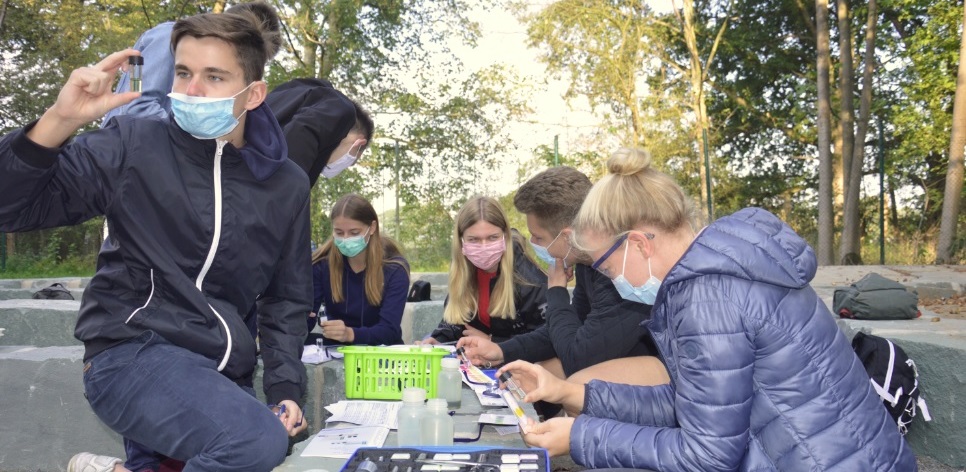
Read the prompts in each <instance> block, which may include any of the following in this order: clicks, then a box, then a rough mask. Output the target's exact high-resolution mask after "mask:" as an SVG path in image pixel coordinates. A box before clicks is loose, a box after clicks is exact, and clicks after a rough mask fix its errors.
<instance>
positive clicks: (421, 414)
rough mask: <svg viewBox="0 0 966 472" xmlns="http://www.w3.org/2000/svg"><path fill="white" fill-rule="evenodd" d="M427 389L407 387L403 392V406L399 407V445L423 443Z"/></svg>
mask: <svg viewBox="0 0 966 472" xmlns="http://www.w3.org/2000/svg"><path fill="white" fill-rule="evenodd" d="M425 401H426V390H423V389H422V388H419V387H406V388H404V389H403V393H402V402H403V403H402V406H401V407H400V408H399V414H398V416H397V417H396V418H397V420H398V428H399V429H398V431H397V434H396V441H397V445H399V446H418V445H421V444H423V438H422V435H423V432H422V422H423V419H424V418H425V417H426V405H425V404H424V402H425Z"/></svg>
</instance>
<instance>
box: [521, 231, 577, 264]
mask: <svg viewBox="0 0 966 472" xmlns="http://www.w3.org/2000/svg"><path fill="white" fill-rule="evenodd" d="M561 234H562V233H557V236H556V237H555V238H553V241H550V244H547V245H546V246H538V245H536V244H534V242H533V241H529V240H528V242H529V243H530V247H532V248H533V252H534V253H536V255H537V257H538V258H540V259H541V260H542V261H543V262H546V263H547V264H548V265H550V267H553V266H554V264H556V263H557V258H555V257H553V256H551V255H550V250H549V249H548V248H549V247H550V246H553V243H555V242H556V241H557V238H559V237H560V235H561ZM572 249H573V246H569V247H568V248H567V255H565V256H564V257H563V260H564V269H566V268H567V257H569V256H570V251H571V250H572Z"/></svg>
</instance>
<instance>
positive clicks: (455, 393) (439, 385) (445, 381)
mask: <svg viewBox="0 0 966 472" xmlns="http://www.w3.org/2000/svg"><path fill="white" fill-rule="evenodd" d="M436 397H438V398H443V399H445V400H446V404H447V405H448V406H449V408H450V409H451V410H455V409H457V408H459V407H460V405H462V404H463V378H462V376H461V375H460V361H459V359H457V358H455V357H444V358H443V359H441V360H440V370H439V375H438V376H437V377H436Z"/></svg>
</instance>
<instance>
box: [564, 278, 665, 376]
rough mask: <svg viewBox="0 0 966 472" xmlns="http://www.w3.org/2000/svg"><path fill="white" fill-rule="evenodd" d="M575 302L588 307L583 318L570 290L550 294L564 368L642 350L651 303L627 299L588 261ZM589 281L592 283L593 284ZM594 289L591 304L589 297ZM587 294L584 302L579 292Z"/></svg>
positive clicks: (571, 370) (569, 371)
mask: <svg viewBox="0 0 966 472" xmlns="http://www.w3.org/2000/svg"><path fill="white" fill-rule="evenodd" d="M576 271H577V286H576V287H575V288H574V301H575V302H578V303H581V304H583V305H584V306H585V307H586V309H588V311H587V312H584V313H583V314H584V316H585V317H586V318H585V319H581V316H580V315H581V313H580V312H579V311H578V306H577V305H575V304H570V303H567V302H568V301H569V300H568V298H569V297H568V296H567V290H566V289H564V288H563V287H554V288H552V289H550V290H549V292H548V293H547V300H548V309H547V327H548V330H549V332H550V337H551V340H552V341H551V342H552V343H553V348H554V351H556V353H557V357H558V358H559V359H560V362H561V364H562V365H563V369H564V373H566V374H567V375H568V376H569V375H572V374H573V373H575V372H577V371H579V370H581V369H584V368H587V367H590V366H592V365H596V364H599V363H601V362H604V361H608V360H611V359H618V358H621V357H627V356H629V355H634V354H635V353H638V352H640V351H641V349H640V347H641V346H642V338H643V337H644V336H645V333H646V331H645V328H643V327H642V326H641V322H643V321H645V320H647V319H648V318H649V317H650V313H651V307H650V306H649V305H642V304H640V303H634V302H629V301H626V300H624V299H623V298H621V296H620V294H619V293H618V292H617V289H616V288H614V284H613V283H612V282H611V281H610V279H608V278H607V277H605V276H603V275H602V274H599V273H598V272H596V271H594V270H593V269H590V268H589V267H587V266H585V265H582V264H581V265H578V266H577V268H576ZM588 285H589V287H588ZM588 290H590V291H592V297H593V298H592V301H591V303H590V304H589V305H588V304H586V300H587V298H589V297H586V295H585V294H586V293H587V292H588ZM578 294H581V295H583V297H582V299H583V300H584V301H579V300H578V299H577V295H578Z"/></svg>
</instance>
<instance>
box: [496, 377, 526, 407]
mask: <svg viewBox="0 0 966 472" xmlns="http://www.w3.org/2000/svg"><path fill="white" fill-rule="evenodd" d="M500 381H501V382H503V385H505V386H506V389H507V390H509V391H511V392H513V396H514V397H517V400H519V401H521V402H522V401H523V397H526V396H527V392H524V391H523V389H522V388H520V386H519V385H517V383H516V382H514V381H513V376H512V375H511V374H510V373H509V372H504V373H502V374H500Z"/></svg>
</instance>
